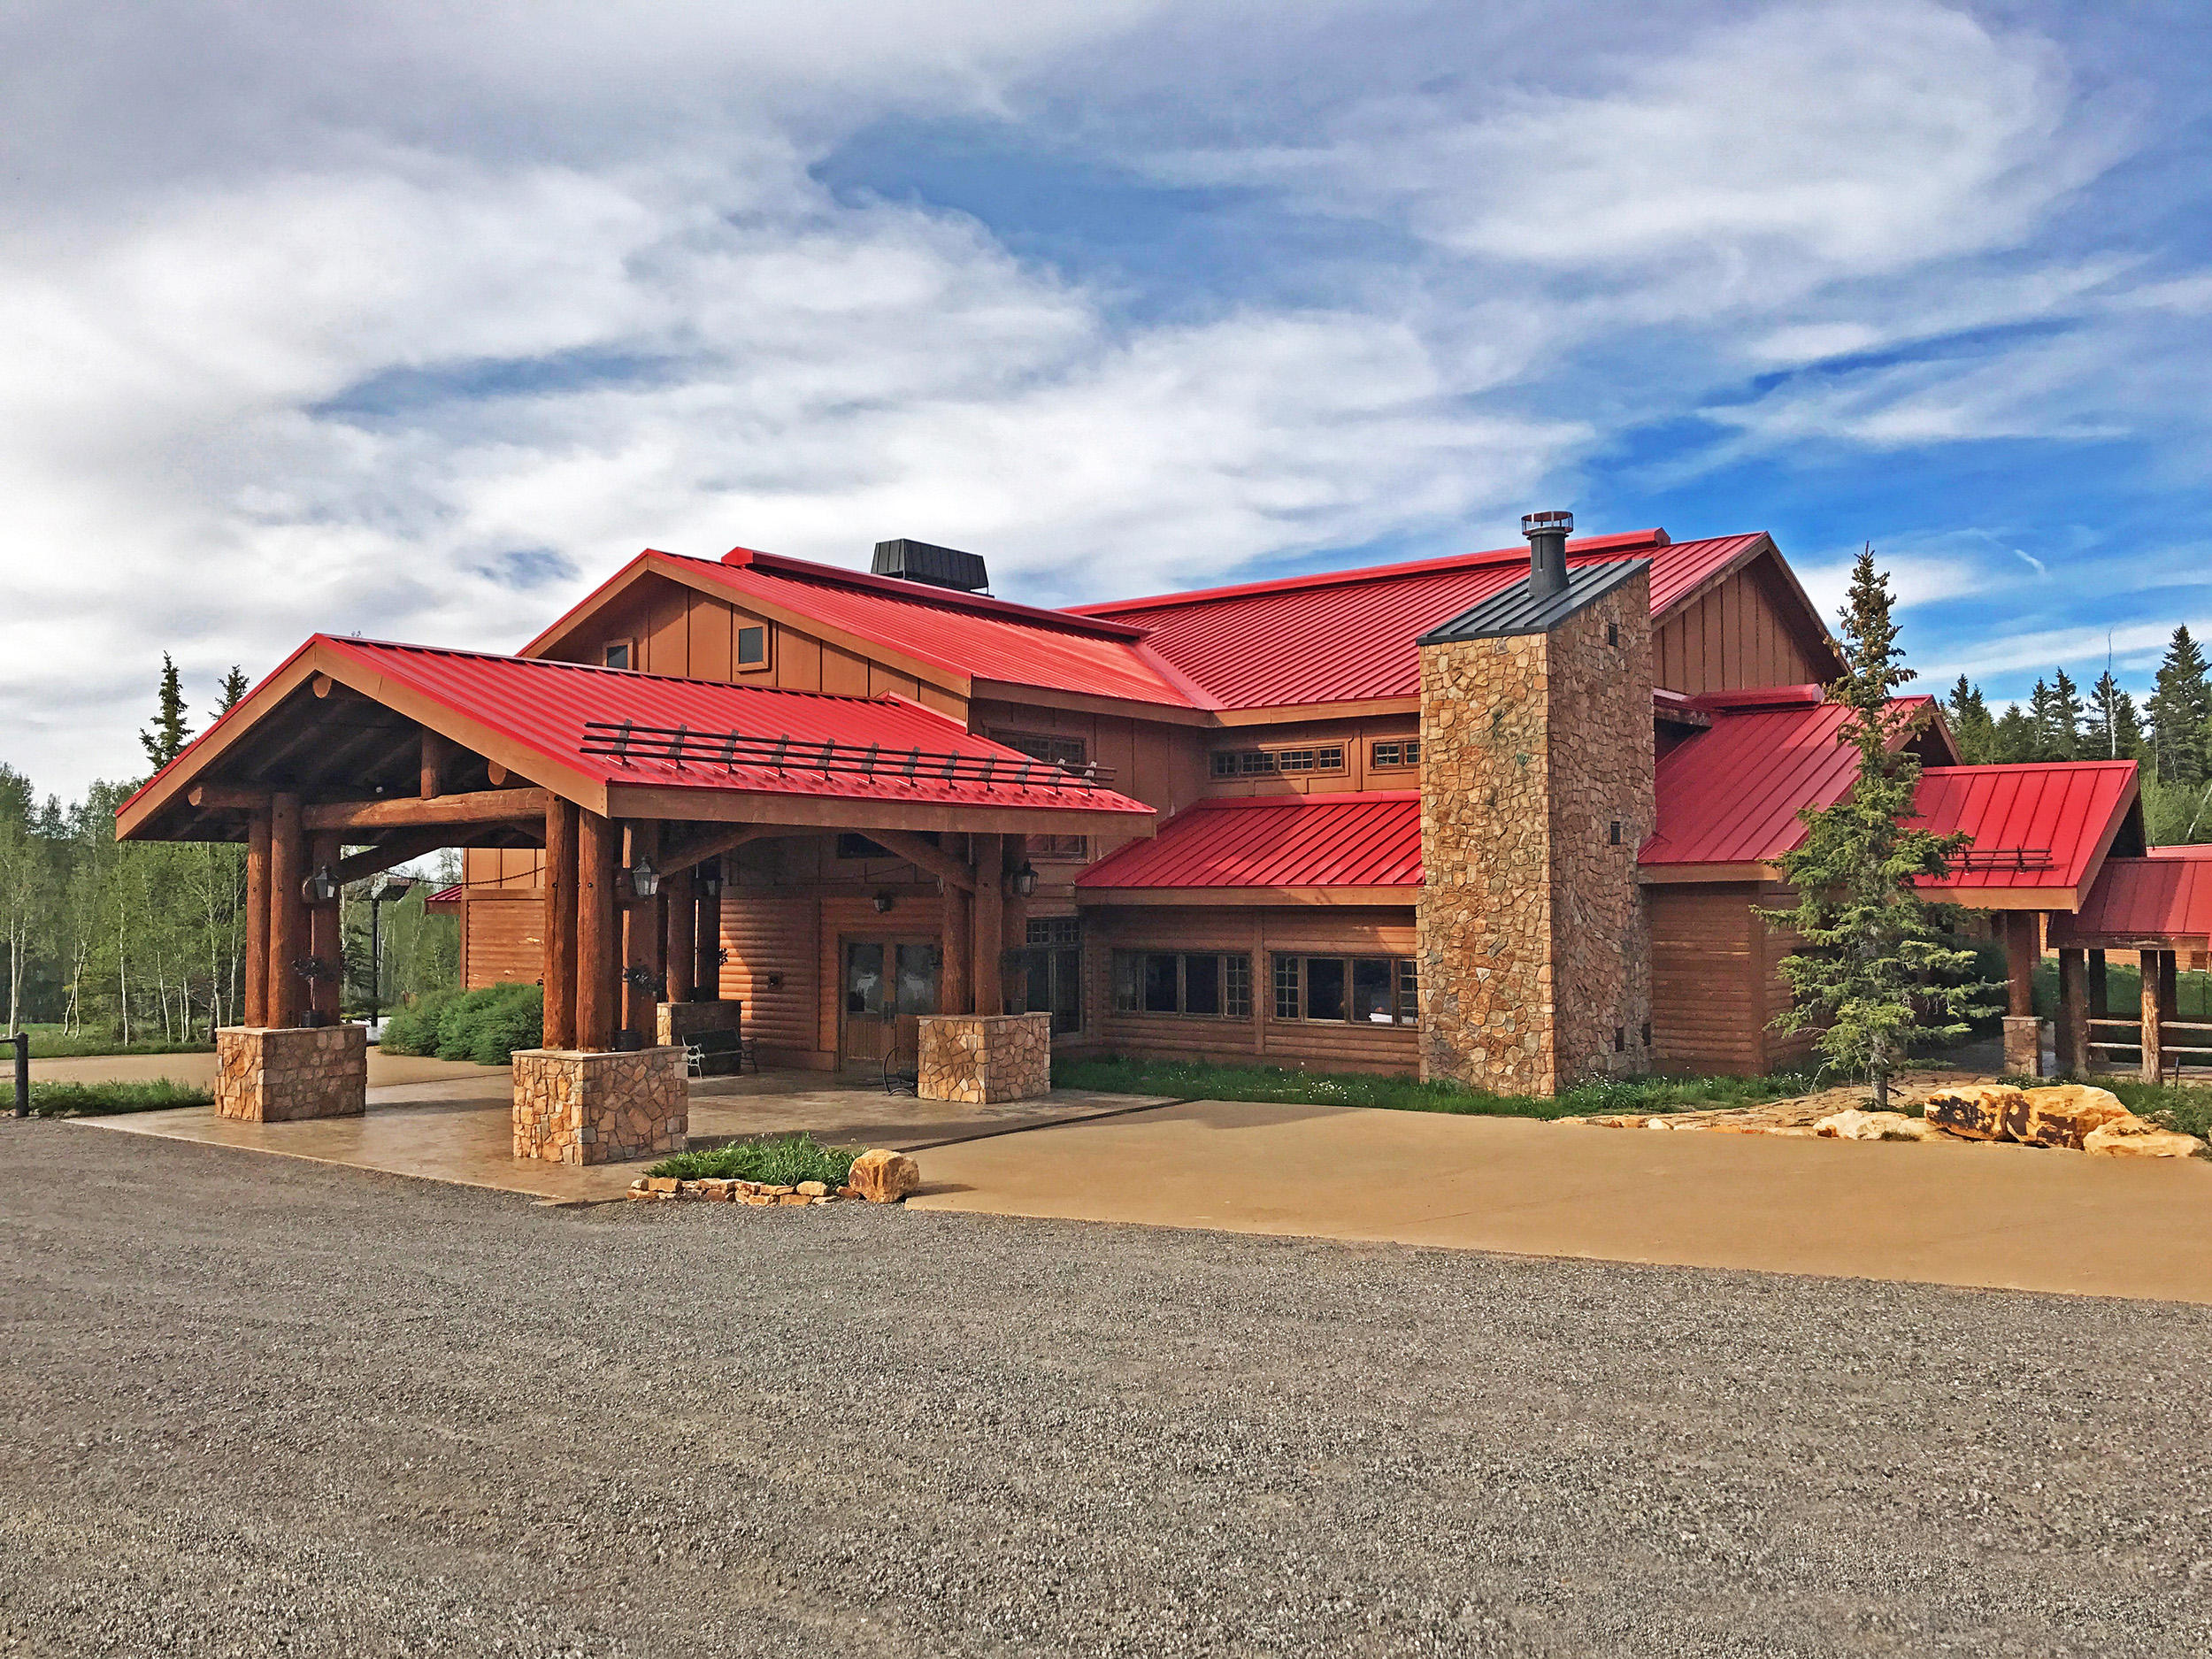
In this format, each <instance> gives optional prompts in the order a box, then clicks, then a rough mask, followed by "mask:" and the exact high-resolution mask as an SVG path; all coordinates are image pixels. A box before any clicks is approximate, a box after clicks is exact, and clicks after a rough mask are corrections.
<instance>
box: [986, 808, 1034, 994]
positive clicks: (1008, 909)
mask: <svg viewBox="0 0 2212 1659" xmlns="http://www.w3.org/2000/svg"><path fill="white" fill-rule="evenodd" d="M1028 861H1029V838H1028V837H1027V836H1026V835H1009V836H1008V837H1006V840H1005V844H1004V849H1003V851H1002V854H1001V865H1002V869H1003V870H1004V872H1005V875H1004V877H1003V878H1002V879H1004V880H1006V881H1008V882H1011V881H1012V880H1013V878H1014V872H1016V871H1018V870H1019V869H1020V868H1021V867H1022V865H1024V864H1026V863H1027V862H1028ZM1028 944H1029V901H1028V900H1027V899H1025V898H1022V897H1020V896H1018V895H1017V894H1016V893H1015V892H1014V891H1013V889H1012V887H1008V888H1007V891H1006V902H1005V908H1004V910H1002V913H1001V918H1000V922H999V949H1000V951H1001V952H1002V953H1014V952H1018V951H1021V950H1024V949H1026V948H1027V947H1028ZM1015 959H1016V960H1017V961H1019V960H1020V959H1021V958H1020V957H1019V956H1016V957H1015ZM1002 977H1003V976H1002ZM1002 989H1004V990H1006V991H1008V992H1010V995H1009V997H1008V1001H1009V1002H1011V1003H1012V1004H1013V1005H1014V1008H1015V1010H1017V1011H1018V1012H1019V1011H1025V1010H1027V1009H1028V1007H1029V979H1028V976H1027V975H1026V974H1024V975H1022V976H1021V977H1020V978H1019V979H1018V980H1017V982H1016V983H1014V984H1013V985H1010V986H1004V987H1002ZM998 1011H999V1010H997V1009H993V1010H991V1012H993V1013H994V1014H995V1013H997V1012H998Z"/></svg>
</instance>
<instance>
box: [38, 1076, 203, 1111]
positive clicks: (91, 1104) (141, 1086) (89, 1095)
mask: <svg viewBox="0 0 2212 1659" xmlns="http://www.w3.org/2000/svg"><path fill="white" fill-rule="evenodd" d="M214 1103H215V1092H214V1091H213V1090H212V1089H210V1088H207V1087H204V1086H202V1085H200V1084H197V1083H178V1082H174V1081H172V1080H171V1079H168V1078H156V1079H154V1080H153V1081H151V1082H150V1083H34V1084H32V1085H31V1110H32V1111H33V1112H35V1113H36V1114H37V1115H38V1116H39V1117H41V1118H97V1117H100V1116H102V1115H104V1114H105V1113H108V1112H157V1111H166V1110H168V1109H169V1108H170V1107H172V1106H211V1105H213V1104H214Z"/></svg>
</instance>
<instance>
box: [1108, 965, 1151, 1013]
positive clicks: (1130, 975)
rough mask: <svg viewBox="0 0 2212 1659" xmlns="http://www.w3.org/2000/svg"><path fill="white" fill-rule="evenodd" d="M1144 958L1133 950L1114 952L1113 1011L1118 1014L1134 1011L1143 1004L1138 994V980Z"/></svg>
mask: <svg viewBox="0 0 2212 1659" xmlns="http://www.w3.org/2000/svg"><path fill="white" fill-rule="evenodd" d="M1143 961H1144V958H1143V957H1141V956H1138V955H1137V954H1136V953H1135V952H1134V951H1130V950H1117V951H1116V952H1114V1011H1115V1012H1116V1013H1118V1014H1133V1013H1136V1012H1137V1011H1138V1010H1140V1009H1141V1007H1142V1005H1143V999H1142V998H1141V996H1140V995H1138V991H1139V981H1140V979H1141V973H1142V964H1143Z"/></svg>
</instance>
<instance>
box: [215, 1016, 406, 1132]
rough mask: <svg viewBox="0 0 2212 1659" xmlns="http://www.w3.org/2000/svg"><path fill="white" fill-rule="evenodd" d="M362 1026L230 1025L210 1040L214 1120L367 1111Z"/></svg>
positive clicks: (270, 1120)
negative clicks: (212, 1042)
mask: <svg viewBox="0 0 2212 1659" xmlns="http://www.w3.org/2000/svg"><path fill="white" fill-rule="evenodd" d="M368 1041H369V1033H368V1027H366V1026H365V1025H296V1026H294V1025H234V1026H227V1027H225V1028H224V1029H223V1030H220V1031H219V1032H217V1033H215V1113H216V1116H218V1117H219V1118H240V1119H242V1120H244V1121H245V1122H248V1123H266V1124H274V1123H295V1122H297V1121H299V1120H300V1119H302V1118H357V1117H359V1116H360V1115H361V1114H362V1113H363V1112H365V1111H366V1110H368V1102H369V1049H368Z"/></svg>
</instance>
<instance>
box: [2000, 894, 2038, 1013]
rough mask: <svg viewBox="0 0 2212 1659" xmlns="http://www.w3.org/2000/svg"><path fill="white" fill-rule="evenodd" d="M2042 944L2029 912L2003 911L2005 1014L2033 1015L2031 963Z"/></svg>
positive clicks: (2032, 912)
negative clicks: (2006, 995) (2006, 994)
mask: <svg viewBox="0 0 2212 1659" xmlns="http://www.w3.org/2000/svg"><path fill="white" fill-rule="evenodd" d="M2042 944H2043V941H2042V939H2041V937H2040V935H2039V932H2038V930H2037V927H2036V918H2035V912H2034V911H2033V910H2007V911H2006V912H2005V983H2006V988H2007V992H2008V997H2007V1006H2006V1009H2005V1011H2006V1012H2007V1013H2008V1014H2010V1015H2011V1016H2012V1017H2013V1018H2016V1019H2017V1018H2022V1017H2023V1016H2025V1015H2029V1014H2032V1013H2034V1012H2035V964H2036V962H2037V961H2038V959H2039V958H2040V957H2041V956H2042V954H2043V951H2042Z"/></svg>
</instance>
